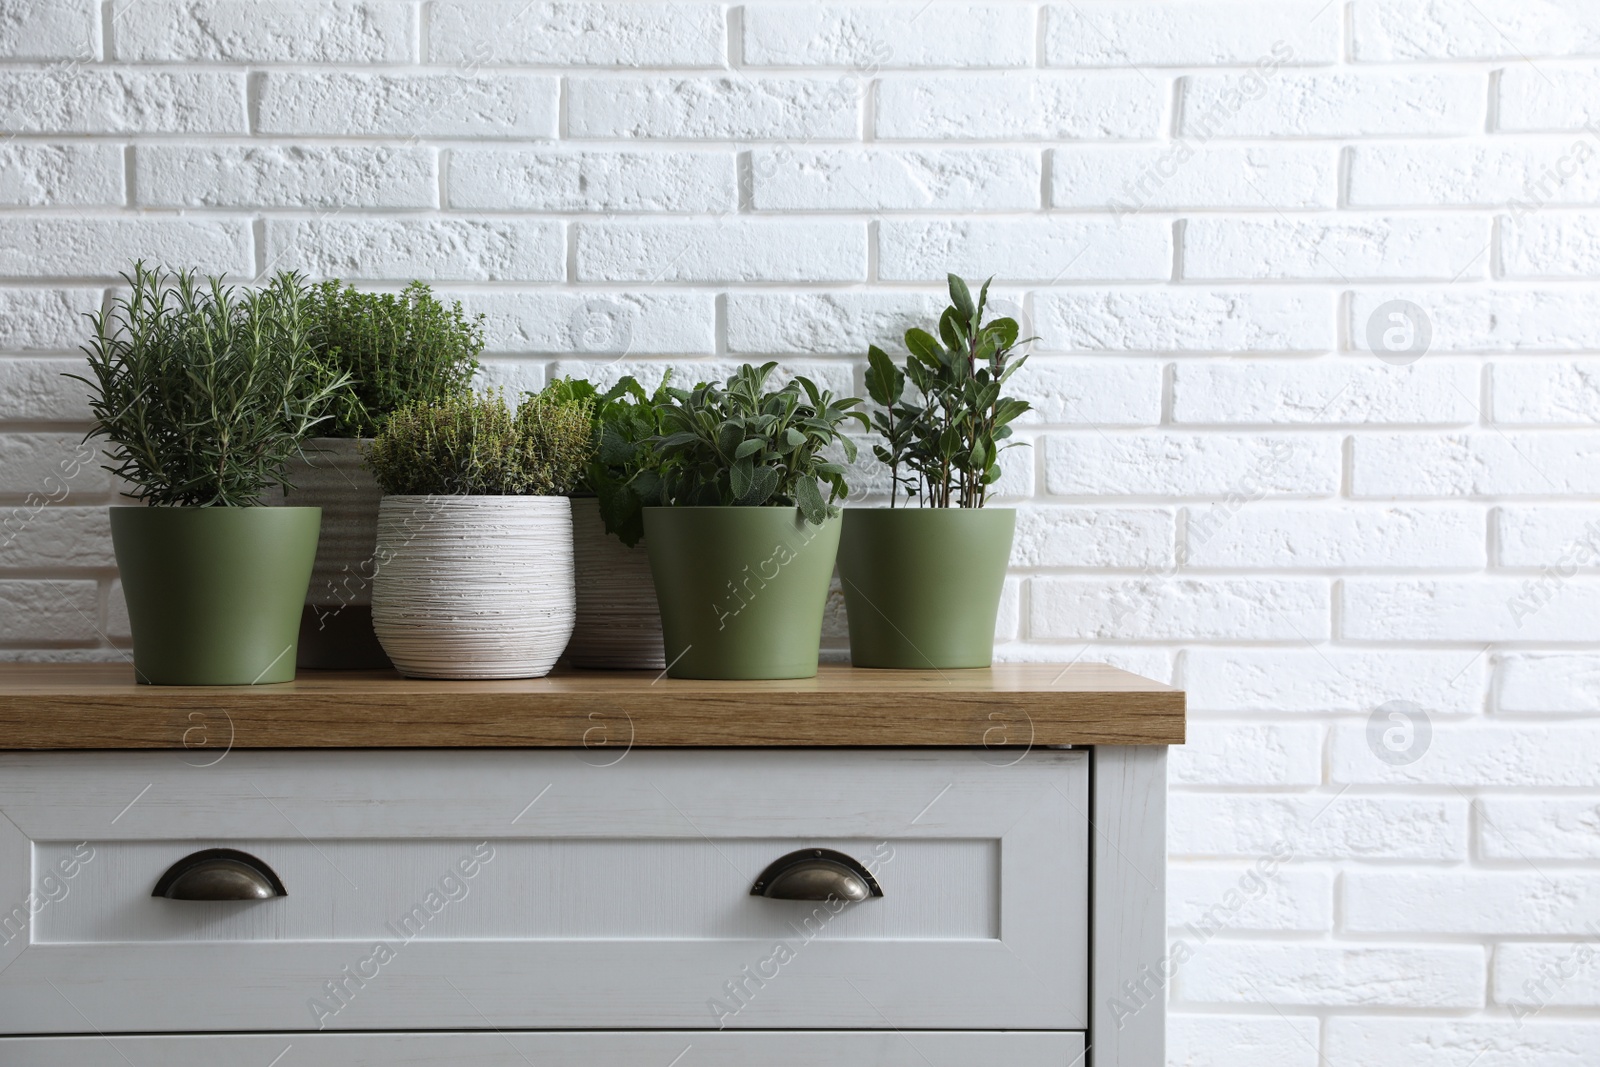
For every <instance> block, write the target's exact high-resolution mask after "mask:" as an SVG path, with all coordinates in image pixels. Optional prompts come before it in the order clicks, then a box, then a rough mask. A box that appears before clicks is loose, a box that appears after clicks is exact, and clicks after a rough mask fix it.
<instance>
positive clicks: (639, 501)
mask: <svg viewBox="0 0 1600 1067" xmlns="http://www.w3.org/2000/svg"><path fill="white" fill-rule="evenodd" d="M671 380H672V372H671V370H668V371H667V373H666V374H665V375H664V376H663V377H662V379H661V384H660V385H657V386H656V388H655V391H654V392H646V391H645V388H644V386H642V385H640V384H639V381H638V379H637V378H635V377H633V376H632V375H631V374H630V375H628V376H626V377H624V378H622V379H621V380H620V381H618V382H617V384H616V385H613V386H612V387H611V388H610V389H608V390H606V391H605V392H604V393H601V392H600V391H599V390H598V389H597V388H596V387H595V386H594V385H593V383H591V382H588V381H585V380H584V379H582V378H567V379H561V380H560V381H559V382H553V383H551V385H552V388H554V389H556V390H558V391H560V392H562V393H563V394H565V395H567V396H571V397H574V398H583V399H587V400H589V401H590V402H591V403H592V404H593V405H594V407H593V412H594V443H595V454H594V456H593V457H591V458H590V460H589V462H588V463H587V464H585V466H584V473H583V484H582V485H581V486H580V488H579V492H581V493H584V494H592V495H594V496H595V497H596V498H597V499H598V501H599V504H600V519H601V521H602V522H604V523H605V527H606V530H607V531H608V532H609V533H611V534H614V535H615V536H616V537H617V539H618V540H620V541H621V542H622V543H623V544H625V545H627V546H628V547H629V548H632V547H633V546H635V545H637V544H638V543H639V540H640V538H642V537H644V509H645V508H648V507H656V506H658V505H660V503H661V485H662V483H661V462H662V457H661V453H660V452H659V451H657V449H656V447H655V444H654V442H655V439H656V438H657V437H659V436H662V435H663V434H665V433H666V426H665V421H664V412H665V410H666V408H668V407H669V406H670V405H671V404H672V402H673V400H672V396H671V394H670V392H669V391H668V389H667V383H668V382H670V381H671Z"/></svg>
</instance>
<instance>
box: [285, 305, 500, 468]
mask: <svg viewBox="0 0 1600 1067" xmlns="http://www.w3.org/2000/svg"><path fill="white" fill-rule="evenodd" d="M307 306H308V314H309V317H310V320H311V323H310V324H311V327H312V341H313V344H314V345H315V348H316V355H317V359H318V362H320V363H322V364H323V365H324V366H325V367H328V368H330V369H331V370H332V371H334V372H336V373H340V374H344V375H346V376H347V377H348V379H349V380H348V382H347V383H346V384H345V385H344V386H343V387H342V388H340V389H339V390H338V391H337V392H336V393H335V395H334V402H333V409H332V410H333V419H332V421H331V422H330V423H329V424H328V425H327V426H326V427H324V428H323V431H322V432H323V435H324V436H327V437H371V436H372V435H373V434H374V433H376V432H377V429H378V424H379V423H380V422H382V420H383V419H384V417H386V416H387V415H388V414H389V412H391V411H394V410H395V409H397V408H399V407H402V406H403V405H405V404H410V403H432V402H434V401H439V400H444V399H446V398H447V397H459V396H462V395H464V394H465V393H466V392H467V391H468V389H469V388H470V386H471V383H472V376H473V375H474V374H476V373H477V370H478V354H479V353H480V352H482V351H483V325H482V318H483V317H482V316H481V315H480V316H477V317H469V316H468V315H466V314H465V313H464V312H463V311H462V310H461V304H460V303H459V302H457V303H452V304H449V305H445V304H444V303H442V302H440V301H439V300H438V299H437V298H436V297H434V295H433V291H432V290H431V289H429V288H428V286H427V285H426V284H424V283H422V282H412V283H411V284H410V285H408V286H406V287H405V289H404V290H402V291H401V292H399V293H367V292H361V291H359V290H357V289H356V288H354V287H353V286H344V285H341V284H340V283H339V281H338V280H336V279H335V280H332V281H325V282H320V283H318V284H317V285H314V286H312V287H311V289H310V291H309V293H308V298H307Z"/></svg>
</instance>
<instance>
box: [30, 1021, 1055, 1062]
mask: <svg viewBox="0 0 1600 1067" xmlns="http://www.w3.org/2000/svg"><path fill="white" fill-rule="evenodd" d="M1082 1057H1083V1035H1082V1034H1081V1033H1040V1032H1037V1031H1036V1032H1031V1033H1030V1032H1013V1033H981V1032H971V1031H966V1032H962V1031H950V1030H944V1031H940V1030H917V1031H908V1032H902V1033H898V1034H896V1033H893V1032H888V1031H885V1032H879V1033H866V1032H862V1031H859V1030H857V1031H843V1032H829V1031H818V1030H801V1031H794V1032H790V1033H785V1032H782V1031H776V1032H774V1031H767V1032H764V1033H748V1032H747V1033H740V1032H739V1031H737V1030H722V1031H717V1030H710V1031H694V1030H676V1031H671V1032H667V1033H645V1032H638V1031H635V1032H631V1033H584V1032H578V1031H568V1032H565V1033H542V1034H541V1033H501V1034H494V1033H404V1034H400V1033H396V1034H334V1033H322V1034H208V1035H189V1036H159V1037H127V1036H123V1037H114V1038H101V1037H34V1038H27V1037H22V1038H0V1063H4V1064H5V1065H6V1067H130V1065H132V1067H215V1065H216V1064H219V1063H241V1064H258V1065H261V1067H266V1065H267V1064H278V1065H279V1067H459V1065H460V1064H463V1063H470V1064H472V1067H528V1065H529V1064H538V1065H539V1067H596V1065H599V1067H622V1065H635V1064H637V1065H639V1067H817V1065H818V1064H827V1063H856V1064H863V1065H870V1067H992V1065H993V1064H997V1063H1003V1064H1006V1065H1007V1067H1076V1065H1077V1064H1078V1062H1079V1061H1080V1060H1081V1059H1082Z"/></svg>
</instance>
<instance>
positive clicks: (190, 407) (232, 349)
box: [68, 261, 347, 507]
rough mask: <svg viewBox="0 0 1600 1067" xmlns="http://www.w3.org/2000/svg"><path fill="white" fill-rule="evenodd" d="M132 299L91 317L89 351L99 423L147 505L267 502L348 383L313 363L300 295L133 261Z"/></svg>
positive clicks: (285, 281) (286, 278)
mask: <svg viewBox="0 0 1600 1067" xmlns="http://www.w3.org/2000/svg"><path fill="white" fill-rule="evenodd" d="M122 277H123V279H124V280H125V281H127V283H128V286H129V293H128V295H126V296H123V297H118V298H117V299H115V300H113V301H112V302H111V304H110V305H109V306H108V307H106V308H102V309H101V310H100V311H98V312H96V313H95V314H93V315H90V316H89V320H90V322H91V323H92V326H93V331H94V335H93V337H92V338H91V339H90V340H89V342H88V343H87V344H86V345H84V346H83V351H84V354H85V355H86V356H87V357H88V364H89V366H88V376H87V377H85V376H83V375H77V374H72V375H68V377H70V378H75V379H77V380H78V381H80V382H83V383H84V384H85V385H86V386H88V387H89V409H90V411H91V412H92V414H93V416H94V425H93V427H92V428H91V429H90V430H89V432H88V434H86V435H85V437H84V439H85V440H89V439H90V438H95V437H103V438H105V439H106V440H107V441H108V442H109V443H110V448H109V449H108V450H107V451H108V453H109V456H110V459H111V460H112V463H113V464H114V465H113V466H108V467H107V468H106V469H107V470H109V471H111V472H112V473H113V474H115V475H116V476H118V477H119V478H122V479H124V480H125V481H127V482H129V483H131V485H132V490H131V491H130V492H129V493H128V494H127V495H129V496H132V497H133V498H134V499H136V500H142V501H144V502H145V503H147V504H156V505H163V506H181V507H206V506H211V505H226V506H231V507H245V506H251V505H255V504H258V503H260V500H261V495H262V493H264V492H265V491H266V490H268V489H269V488H273V487H275V486H278V485H282V484H284V483H283V472H284V469H285V465H286V464H287V462H288V460H289V458H290V457H291V456H293V455H295V454H296V453H297V452H298V451H299V449H300V442H301V441H302V440H304V439H305V438H306V437H308V436H310V434H311V431H312V430H313V429H314V428H315V427H317V426H318V425H320V424H321V423H322V422H323V421H324V420H325V419H326V418H327V414H326V408H327V405H328V402H329V399H330V397H331V396H332V395H333V394H334V393H335V392H337V391H338V390H339V389H341V388H343V387H344V386H345V385H346V384H347V379H346V378H345V377H344V376H343V375H340V374H337V373H330V372H328V371H327V370H326V369H325V368H323V367H321V366H320V365H319V364H318V363H317V361H316V360H315V358H314V356H313V353H312V347H311V340H310V323H309V321H308V317H307V315H306V310H305V302H306V296H305V290H304V288H303V286H302V285H301V283H300V280H299V278H298V277H297V276H295V275H293V274H279V275H278V276H277V277H276V278H274V279H273V280H272V282H271V284H269V285H268V286H266V287H265V288H263V289H239V288H236V287H234V286H230V285H224V284H223V283H222V281H221V280H220V279H217V278H207V279H205V280H204V281H203V282H201V281H198V280H197V279H196V276H195V274H194V272H192V271H179V272H178V273H176V274H171V273H168V272H166V271H163V270H162V269H160V268H159V267H156V268H146V267H145V265H144V263H143V262H142V261H141V262H138V263H135V264H134V266H133V274H131V275H128V274H124V275H123V276H122Z"/></svg>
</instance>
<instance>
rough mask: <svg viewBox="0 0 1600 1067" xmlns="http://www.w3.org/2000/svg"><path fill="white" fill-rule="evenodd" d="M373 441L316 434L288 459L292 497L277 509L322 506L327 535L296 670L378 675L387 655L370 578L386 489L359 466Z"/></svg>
mask: <svg viewBox="0 0 1600 1067" xmlns="http://www.w3.org/2000/svg"><path fill="white" fill-rule="evenodd" d="M369 443H370V442H368V441H366V440H358V439H355V438H349V437H315V438H312V439H311V440H309V441H307V442H306V443H305V445H304V446H303V448H302V455H300V456H299V457H296V458H295V459H294V460H292V461H290V464H289V482H290V484H292V485H293V486H294V489H292V490H291V491H290V492H289V493H288V495H287V496H284V495H280V494H273V495H272V497H271V499H270V500H269V501H268V502H269V503H272V504H277V505H284V504H293V505H300V506H302V507H320V508H321V509H322V537H321V539H320V540H319V541H318V542H317V560H316V563H315V564H314V565H313V567H312V569H311V584H310V586H309V587H308V588H307V589H306V603H305V609H304V611H302V612H301V615H300V651H299V658H298V660H297V662H296V666H299V667H310V668H323V669H331V670H380V669H387V668H388V667H389V665H390V664H389V657H388V656H387V655H385V654H384V651H383V646H382V645H380V644H379V643H378V638H377V635H376V634H374V633H373V632H372V577H373V574H374V572H375V570H376V561H375V559H374V554H375V553H376V551H377V541H378V502H379V501H380V500H382V499H383V491H382V490H380V489H379V488H378V483H377V482H376V481H374V480H373V478H372V474H371V473H370V472H368V471H367V470H365V469H363V468H362V466H361V449H362V447H363V446H364V445H366V444H369Z"/></svg>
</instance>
